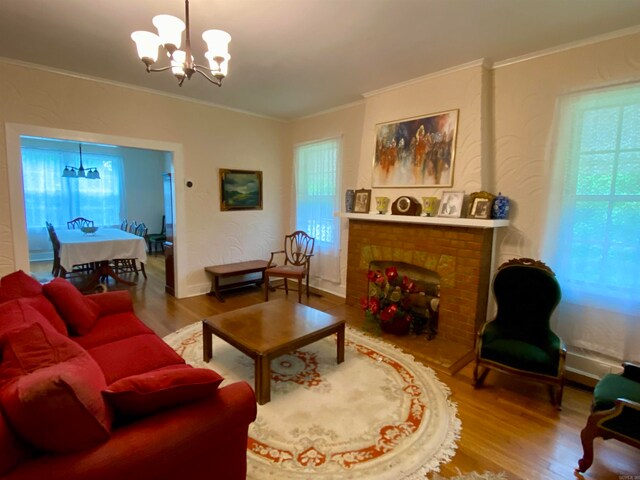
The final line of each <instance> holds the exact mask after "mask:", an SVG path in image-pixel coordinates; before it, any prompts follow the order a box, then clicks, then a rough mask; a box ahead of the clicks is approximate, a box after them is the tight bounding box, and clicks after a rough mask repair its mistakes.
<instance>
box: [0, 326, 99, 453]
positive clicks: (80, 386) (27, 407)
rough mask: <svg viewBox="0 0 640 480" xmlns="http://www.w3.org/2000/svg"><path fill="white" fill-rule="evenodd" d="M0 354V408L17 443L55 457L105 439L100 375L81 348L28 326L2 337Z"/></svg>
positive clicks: (68, 340)
mask: <svg viewBox="0 0 640 480" xmlns="http://www.w3.org/2000/svg"><path fill="white" fill-rule="evenodd" d="M2 354H3V359H2V365H0V382H1V383H0V385H1V388H0V404H1V405H2V408H3V410H4V412H5V414H6V416H7V419H8V421H9V424H10V425H11V426H12V427H13V428H14V430H15V431H16V432H17V433H18V435H19V436H20V437H21V438H23V439H24V440H26V441H27V442H29V443H30V444H31V445H33V446H35V447H37V448H39V449H42V450H45V451H48V452H56V453H66V452H74V451H79V450H84V449H86V448H89V447H92V446H94V445H96V444H98V443H101V442H103V441H105V440H107V439H108V438H109V434H110V428H111V414H110V412H109V411H108V410H107V407H106V404H105V402H104V399H103V398H102V395H101V393H100V392H101V391H102V390H104V388H105V387H106V382H105V380H104V375H103V374H102V372H101V371H100V367H99V366H98V365H97V364H96V362H95V361H94V360H93V359H92V358H91V357H90V356H89V354H88V353H87V352H86V351H85V350H84V349H83V348H82V347H80V346H79V345H77V344H76V343H75V342H74V341H73V340H70V339H69V338H67V337H65V336H63V335H61V334H59V333H57V332H55V331H53V330H48V329H45V328H43V327H42V325H40V324H38V323H33V324H31V325H29V326H28V327H25V328H23V329H21V330H13V331H11V332H8V333H7V334H6V335H5V342H4V347H3V351H2Z"/></svg>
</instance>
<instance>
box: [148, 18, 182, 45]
mask: <svg viewBox="0 0 640 480" xmlns="http://www.w3.org/2000/svg"><path fill="white" fill-rule="evenodd" d="M153 25H154V26H155V27H156V28H157V29H158V36H159V37H160V41H161V42H162V44H163V45H164V48H166V49H167V50H168V51H171V50H177V49H178V48H180V44H181V43H182V32H183V31H184V29H185V25H184V22H183V21H182V20H180V19H179V18H176V17H174V16H172V15H156V16H155V17H153Z"/></svg>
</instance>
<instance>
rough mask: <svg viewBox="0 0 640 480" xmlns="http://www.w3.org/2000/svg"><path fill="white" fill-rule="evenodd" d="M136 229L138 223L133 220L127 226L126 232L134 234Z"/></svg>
mask: <svg viewBox="0 0 640 480" xmlns="http://www.w3.org/2000/svg"><path fill="white" fill-rule="evenodd" d="M136 228H138V222H137V221H136V220H134V221H133V222H131V223H130V224H129V229H128V230H127V231H128V232H129V233H133V234H135V233H136Z"/></svg>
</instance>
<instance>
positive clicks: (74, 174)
mask: <svg viewBox="0 0 640 480" xmlns="http://www.w3.org/2000/svg"><path fill="white" fill-rule="evenodd" d="M78 148H79V149H80V166H79V167H78V168H76V167H70V166H69V165H67V166H66V167H64V170H63V171H62V176H63V177H66V178H89V179H91V180H100V173H98V169H97V168H84V166H83V165H82V145H81V144H78Z"/></svg>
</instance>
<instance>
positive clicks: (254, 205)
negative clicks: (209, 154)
mask: <svg viewBox="0 0 640 480" xmlns="http://www.w3.org/2000/svg"><path fill="white" fill-rule="evenodd" d="M220 210H222V211H227V210H262V172H261V171H259V170H227V169H224V168H221V169H220Z"/></svg>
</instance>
